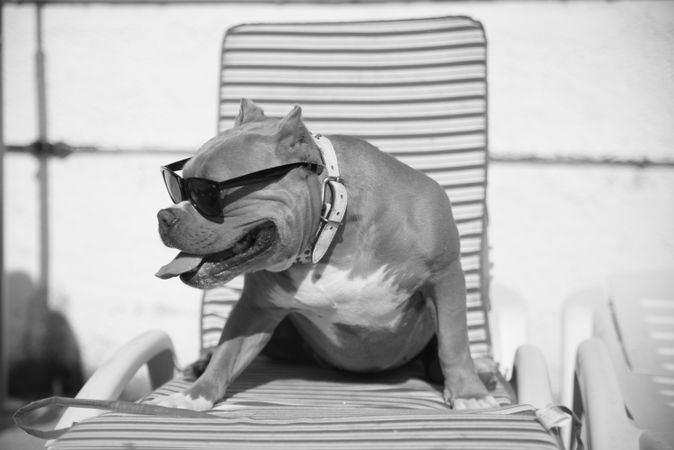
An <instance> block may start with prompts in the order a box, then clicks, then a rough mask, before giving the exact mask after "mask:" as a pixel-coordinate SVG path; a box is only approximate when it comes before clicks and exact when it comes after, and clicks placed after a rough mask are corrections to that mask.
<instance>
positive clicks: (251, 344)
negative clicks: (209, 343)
mask: <svg viewBox="0 0 674 450" xmlns="http://www.w3.org/2000/svg"><path fill="white" fill-rule="evenodd" d="M286 315H287V312H286V311H285V310H283V309H280V308H277V307H274V306H271V305H269V306H260V305H255V304H253V302H252V301H250V300H249V299H248V297H247V296H246V295H245V291H244V295H243V296H242V298H241V300H239V302H238V303H237V304H236V306H235V307H234V309H233V310H232V313H231V314H230V316H229V318H228V319H227V323H226V324H225V328H224V330H223V331H222V336H221V337H220V343H219V344H218V347H217V348H216V349H215V351H214V352H213V356H212V357H211V360H210V362H209V363H208V366H207V367H206V370H205V371H204V373H203V374H202V375H201V376H200V377H199V378H198V379H197V380H196V381H195V382H194V384H192V386H190V387H189V388H187V389H186V390H185V391H184V392H182V393H177V394H172V395H169V396H167V397H160V398H158V399H156V400H155V401H153V402H152V403H155V404H159V405H162V406H170V407H175V408H186V409H193V410H200V411H201V410H206V409H210V408H211V407H212V406H213V405H214V404H215V402H216V401H218V400H219V399H221V398H222V397H224V396H225V393H226V391H227V387H228V386H229V385H230V384H231V383H232V381H234V379H235V378H236V377H237V376H238V375H239V374H241V372H243V370H244V369H245V368H246V367H248V365H249V364H250V363H251V362H252V361H253V359H255V357H256V356H257V355H258V354H259V353H260V352H261V351H262V349H263V348H264V346H265V345H266V344H267V342H269V339H270V338H271V336H272V334H273V332H274V329H275V328H276V326H277V325H278V324H279V323H280V322H281V320H282V319H283V318H284V317H285V316H286Z"/></svg>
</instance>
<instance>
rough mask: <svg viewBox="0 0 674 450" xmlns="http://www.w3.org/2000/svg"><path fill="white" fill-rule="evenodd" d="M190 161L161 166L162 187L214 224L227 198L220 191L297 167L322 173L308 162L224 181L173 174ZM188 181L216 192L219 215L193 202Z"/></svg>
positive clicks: (318, 165) (320, 167) (271, 177)
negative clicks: (174, 189) (175, 187)
mask: <svg viewBox="0 0 674 450" xmlns="http://www.w3.org/2000/svg"><path fill="white" fill-rule="evenodd" d="M190 159H192V158H191V157H190V158H185V159H181V160H180V161H176V162H173V163H171V164H168V165H166V166H161V167H160V170H161V174H162V179H163V180H164V185H165V186H166V190H167V191H168V194H169V197H170V198H171V200H172V201H173V202H174V203H176V204H177V203H180V202H183V201H189V202H190V204H191V205H192V206H194V208H195V209H196V210H197V211H198V212H199V214H201V215H202V216H203V217H205V218H206V219H208V220H211V221H214V222H219V221H221V220H222V219H223V216H222V208H223V207H224V205H225V200H226V198H227V196H224V197H223V196H222V191H224V190H225V189H230V188H233V187H240V186H249V185H252V184H258V183H262V182H264V181H269V180H273V179H278V178H282V177H283V176H285V175H286V174H287V173H288V172H290V171H291V170H293V169H296V168H298V167H304V168H306V169H307V170H310V171H312V172H314V173H315V174H316V175H320V174H321V173H322V172H323V169H324V167H323V166H322V165H320V164H316V163H310V162H294V163H288V164H282V165H280V166H274V167H269V168H267V169H262V170H258V171H255V172H251V173H248V174H246V175H241V176H238V177H234V178H231V179H229V180H225V181H213V180H209V179H207V178H199V177H190V178H183V177H181V176H180V175H178V174H177V173H175V172H176V171H178V170H182V168H183V167H185V164H187V162H188V161H189V160H190ZM167 175H168V176H170V177H171V178H172V179H173V180H175V181H176V183H177V185H178V188H179V189H180V198H179V199H176V198H174V195H173V192H172V189H171V187H170V186H169V181H168V179H167ZM190 180H194V181H196V182H202V183H206V186H207V187H208V189H209V190H213V191H214V192H217V199H218V211H219V213H218V214H217V215H214V214H209V213H208V212H207V211H204V210H203V208H202V207H200V206H199V205H198V204H197V201H195V200H194V198H193V197H192V195H190V189H189V184H191V183H190Z"/></svg>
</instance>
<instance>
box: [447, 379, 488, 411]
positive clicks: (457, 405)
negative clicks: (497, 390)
mask: <svg viewBox="0 0 674 450" xmlns="http://www.w3.org/2000/svg"><path fill="white" fill-rule="evenodd" d="M462 372H463V373H462ZM448 378H449V379H448V380H445V389H444V391H443V397H444V400H445V403H447V405H449V407H450V408H453V409H486V408H497V407H498V406H499V403H498V402H497V401H496V399H495V398H494V397H492V396H491V395H490V394H489V393H488V392H487V389H486V388H485V386H484V384H483V383H482V381H481V380H480V378H479V377H478V376H477V375H476V374H475V372H471V371H456V372H453V373H452V375H451V376H450V377H448Z"/></svg>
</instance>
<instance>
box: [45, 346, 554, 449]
mask: <svg viewBox="0 0 674 450" xmlns="http://www.w3.org/2000/svg"><path fill="white" fill-rule="evenodd" d="M422 374H423V367H422V366H421V364H417V365H410V366H407V367H405V368H402V369H397V370H394V371H389V372H385V373H382V374H367V375H357V374H351V373H346V372H341V371H336V370H331V369H327V368H321V367H317V366H312V365H297V364H283V363H278V362H273V361H270V360H268V359H266V358H263V357H260V358H258V359H257V360H256V361H255V362H254V363H253V364H252V365H251V366H250V367H249V368H248V369H247V370H246V371H245V372H244V374H242V376H241V377H239V379H238V381H236V382H235V383H233V385H232V386H231V387H230V390H229V392H228V395H227V397H226V398H225V400H224V401H222V402H219V403H218V404H217V405H216V406H215V408H213V409H212V410H211V411H210V412H211V413H212V414H213V415H214V416H217V417H214V418H212V419H211V418H207V419H201V418H200V419H182V418H181V419H176V418H161V419H160V420H157V417H150V416H138V415H129V414H119V413H108V414H104V415H102V416H99V417H96V418H93V419H90V420H86V421H83V422H82V423H80V424H77V425H75V426H74V427H73V428H72V429H71V430H70V431H69V432H68V433H67V434H66V435H64V436H62V437H61V438H60V439H58V440H57V441H55V442H53V443H52V446H51V448H54V449H75V448H134V449H140V448H148V449H150V448H194V449H197V448H219V449H221V448H277V447H278V448H312V449H315V448H351V449H353V448H364V447H367V448H386V449H396V448H411V447H414V448H448V449H451V448H457V449H469V448H480V449H492V448H493V449H507V448H513V449H526V448H536V449H545V448H558V447H557V443H556V441H555V438H554V436H553V435H551V434H548V432H547V431H546V430H545V429H544V428H543V426H542V425H541V424H540V423H539V422H538V421H537V420H536V417H535V415H534V410H533V408H531V407H529V406H527V405H511V404H510V403H511V401H512V398H511V395H512V391H511V390H510V388H509V387H508V386H506V385H504V384H502V383H501V384H500V385H499V386H498V387H497V388H496V390H495V391H494V392H493V394H494V396H495V397H496V398H497V399H498V401H499V402H500V403H501V404H502V405H504V406H502V407H501V408H495V409H491V410H488V411H470V412H456V411H452V410H450V409H448V408H447V407H446V406H445V405H444V403H443V400H442V394H441V387H440V386H439V385H434V384H431V383H428V382H426V381H424V380H422V379H421V378H420V376H421V375H422ZM192 381H193V380H192V379H190V378H186V377H178V378H176V379H174V380H172V381H170V382H168V383H167V384H165V385H164V386H162V387H161V388H159V389H158V390H156V391H155V392H153V393H152V394H151V395H150V396H148V397H147V399H150V398H155V397H157V396H162V395H169V394H171V393H174V392H180V391H182V390H183V389H184V388H185V387H186V386H188V385H189V384H190V383H191V382H192Z"/></svg>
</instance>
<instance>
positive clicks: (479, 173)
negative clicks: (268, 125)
mask: <svg viewBox="0 0 674 450" xmlns="http://www.w3.org/2000/svg"><path fill="white" fill-rule="evenodd" d="M486 77H487V74H486V41H485V35H484V31H483V29H482V27H481V25H480V24H479V23H478V22H475V21H474V20H472V19H470V18H467V17H441V18H432V19H419V20H394V21H379V22H372V21H370V22H350V23H299V24H251V25H240V26H237V27H234V28H232V29H230V30H229V31H228V32H227V35H226V37H225V39H224V43H223V49H222V71H221V87H220V117H219V130H220V131H223V130H225V129H228V128H231V127H232V125H233V121H234V118H235V116H236V114H237V112H238V105H239V101H240V99H241V98H242V97H248V98H251V99H253V100H254V101H255V102H256V103H257V104H259V105H260V106H262V107H263V109H264V110H265V113H267V115H271V116H277V117H282V116H285V115H286V114H287V113H288V111H289V110H290V108H291V107H292V105H294V104H298V105H300V106H302V110H303V116H304V118H305V122H306V124H307V126H308V128H309V129H310V130H311V131H313V132H314V133H320V134H324V135H330V134H331V133H334V134H350V135H355V136H360V137H363V138H365V139H367V140H369V141H370V142H371V143H373V144H375V145H377V146H378V147H379V148H380V149H381V150H383V151H386V152H388V153H390V154H392V155H394V156H395V157H397V158H399V159H400V160H402V161H403V162H405V163H406V164H408V165H410V166H412V167H414V168H416V169H419V170H422V171H424V172H426V173H427V174H428V175H430V176H431V177H432V178H434V179H435V180H437V181H438V182H439V183H440V184H441V185H442V186H444V187H445V189H446V191H447V194H448V196H449V198H450V200H451V202H452V205H453V212H454V216H455V219H456V221H457V224H458V227H459V232H460V235H461V260H462V264H463V268H464V271H465V274H466V282H467V291H468V324H469V334H470V336H469V337H470V342H471V351H472V354H473V356H474V357H475V358H482V357H491V344H490V336H489V326H488V323H487V311H488V309H489V303H488V297H487V293H488V286H487V282H488V277H487V270H488V262H487V259H486V248H487V240H486V222H487V214H486V206H485V203H486V200H485V198H486V184H487V78H486ZM345 177H348V174H345ZM241 286H242V281H241V280H240V279H239V280H235V281H233V282H231V283H230V285H229V286H228V287H226V288H221V289H216V290H214V291H211V292H207V293H206V295H205V296H204V301H203V309H202V342H201V346H202V348H208V347H211V346H213V345H215V344H217V342H218V339H219V336H220V330H221V329H222V326H223V325H224V320H223V319H224V318H225V317H226V316H227V315H228V308H229V307H230V306H231V302H232V301H236V300H237V299H238V297H239V292H240V289H241Z"/></svg>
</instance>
